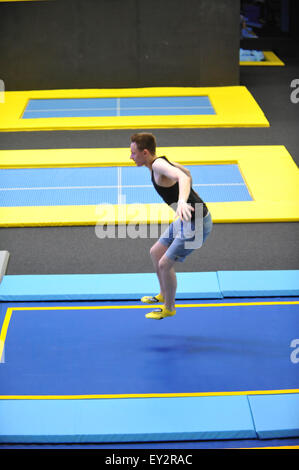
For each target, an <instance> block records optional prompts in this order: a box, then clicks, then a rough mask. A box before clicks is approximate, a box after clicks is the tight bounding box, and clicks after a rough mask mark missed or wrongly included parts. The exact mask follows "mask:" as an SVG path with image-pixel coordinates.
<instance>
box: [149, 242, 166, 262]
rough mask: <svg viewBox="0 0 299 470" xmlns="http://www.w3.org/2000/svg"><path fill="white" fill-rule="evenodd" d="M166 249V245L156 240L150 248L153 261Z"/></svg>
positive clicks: (157, 260) (157, 259)
mask: <svg viewBox="0 0 299 470" xmlns="http://www.w3.org/2000/svg"><path fill="white" fill-rule="evenodd" d="M166 250H167V247H165V246H164V245H162V244H161V243H159V242H156V243H155V244H154V245H153V246H152V247H151V249H150V255H151V257H152V259H153V260H154V261H156V262H159V260H160V259H161V257H162V256H163V255H164V253H165V251H166Z"/></svg>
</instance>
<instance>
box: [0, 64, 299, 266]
mask: <svg viewBox="0 0 299 470" xmlns="http://www.w3.org/2000/svg"><path fill="white" fill-rule="evenodd" d="M281 58H282V59H283V57H281ZM294 78H299V61H298V60H294V59H292V60H291V61H290V64H288V63H287V65H286V67H283V68H281V67H277V68H276V67H244V68H241V85H245V86H247V87H248V89H249V90H250V91H251V93H252V94H253V96H254V97H255V99H256V100H257V102H258V103H259V105H260V106H261V107H262V109H263V111H264V113H265V115H266V117H267V118H268V120H269V121H270V124H271V127H270V128H262V129H163V130H162V129H159V130H157V129H156V130H155V129H153V130H152V132H154V134H155V135H156V137H157V140H158V145H160V146H186V145H187V146H188V145H190V146H193V145H207V146H210V145H285V146H286V148H287V149H288V151H289V152H290V153H291V155H292V157H293V159H294V161H295V162H296V164H297V165H298V166H299V148H298V144H299V137H298V130H299V126H298V123H299V104H293V103H292V102H291V100H290V94H291V91H292V89H291V87H290V84H291V81H292V80H293V79H294ZM139 130H143V129H139ZM135 131H136V129H133V130H122V131H75V132H66V131H59V132H17V133H1V134H0V149H30V148H32V149H34V148H35V149H36V148H87V147H89V148H90V147H93V148H94V147H103V148H105V147H126V146H128V145H129V140H130V135H131V134H132V133H133V132H135ZM128 156H129V151H128ZM281 197H282V198H283V195H281ZM298 241H299V223H259V224H256V223H254V224H214V229H213V232H212V234H211V236H210V238H209V239H208V241H207V242H206V244H205V246H204V247H203V248H202V249H201V250H200V251H198V252H197V253H194V254H193V255H192V256H190V257H189V259H187V260H186V262H185V263H183V264H178V265H177V271H215V270H257V269H299V243H298ZM153 243H154V240H153V239H151V238H137V239H117V238H115V239H108V238H107V239H99V238H97V236H96V233H95V228H94V227H39V228H38V227H37V228H30V227H28V228H2V229H0V250H8V251H9V252H10V254H11V256H10V260H9V264H8V269H7V274H60V273H113V272H121V273H123V272H152V271H153V268H152V264H151V261H150V257H149V248H150V246H151V245H152V244H153Z"/></svg>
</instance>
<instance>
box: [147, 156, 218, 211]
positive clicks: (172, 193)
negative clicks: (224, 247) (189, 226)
mask: <svg viewBox="0 0 299 470" xmlns="http://www.w3.org/2000/svg"><path fill="white" fill-rule="evenodd" d="M158 158H163V159H164V160H166V161H167V162H168V163H169V164H170V165H172V166H175V165H173V164H172V163H171V162H170V161H169V160H168V159H167V158H166V157H164V156H163V157H158ZM156 160H157V159H156ZM152 183H153V185H154V188H155V190H156V191H157V193H158V194H159V195H160V196H161V197H162V199H163V200H164V201H165V202H166V204H168V205H169V206H170V205H171V204H174V203H177V202H178V199H179V183H178V182H176V183H175V184H173V185H172V186H170V187H165V186H159V185H158V184H157V183H156V181H155V178H154V171H153V170H152ZM187 202H188V204H190V205H191V206H192V207H194V208H195V204H196V203H199V204H202V205H203V217H205V216H206V215H207V213H208V212H209V211H208V208H207V206H206V204H205V203H204V201H203V200H202V199H201V198H200V197H199V195H198V194H197V192H196V191H194V189H193V188H191V190H190V194H189V197H188V200H187ZM194 218H195V211H193V212H192V219H191V220H193V219H194Z"/></svg>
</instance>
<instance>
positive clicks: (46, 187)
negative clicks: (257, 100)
mask: <svg viewBox="0 0 299 470" xmlns="http://www.w3.org/2000/svg"><path fill="white" fill-rule="evenodd" d="M120 178H121V176H120ZM200 186H212V187H213V186H246V184H244V183H215V184H213V183H209V184H194V185H193V187H200ZM152 187H153V186H152V185H151V184H140V185H138V184H136V185H121V182H120V184H117V185H106V186H44V187H42V186H40V187H36V188H0V191H43V190H47V191H51V189H55V190H59V189H65V190H66V189H117V190H118V192H119V195H120V198H121V199H122V194H121V188H131V189H133V188H152Z"/></svg>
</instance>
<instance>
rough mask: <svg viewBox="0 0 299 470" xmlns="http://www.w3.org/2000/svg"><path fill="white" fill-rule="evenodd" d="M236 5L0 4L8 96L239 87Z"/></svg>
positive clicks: (144, 0) (228, 0) (139, 1)
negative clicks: (90, 90)
mask: <svg viewBox="0 0 299 470" xmlns="http://www.w3.org/2000/svg"><path fill="white" fill-rule="evenodd" d="M239 14H240V2H239V0H188V1H183V0H163V1H161V0H72V1H70V0H56V1H55V0H48V1H47V0H46V1H41V2H36V1H35V2H7V3H5V2H0V78H1V79H2V80H4V82H5V87H6V90H7V91H9V90H30V89H55V88H60V89H62V88H68V89H69V88H117V87H143V86H144V87H149V86H221V85H238V84H239V38H240V30H239Z"/></svg>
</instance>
